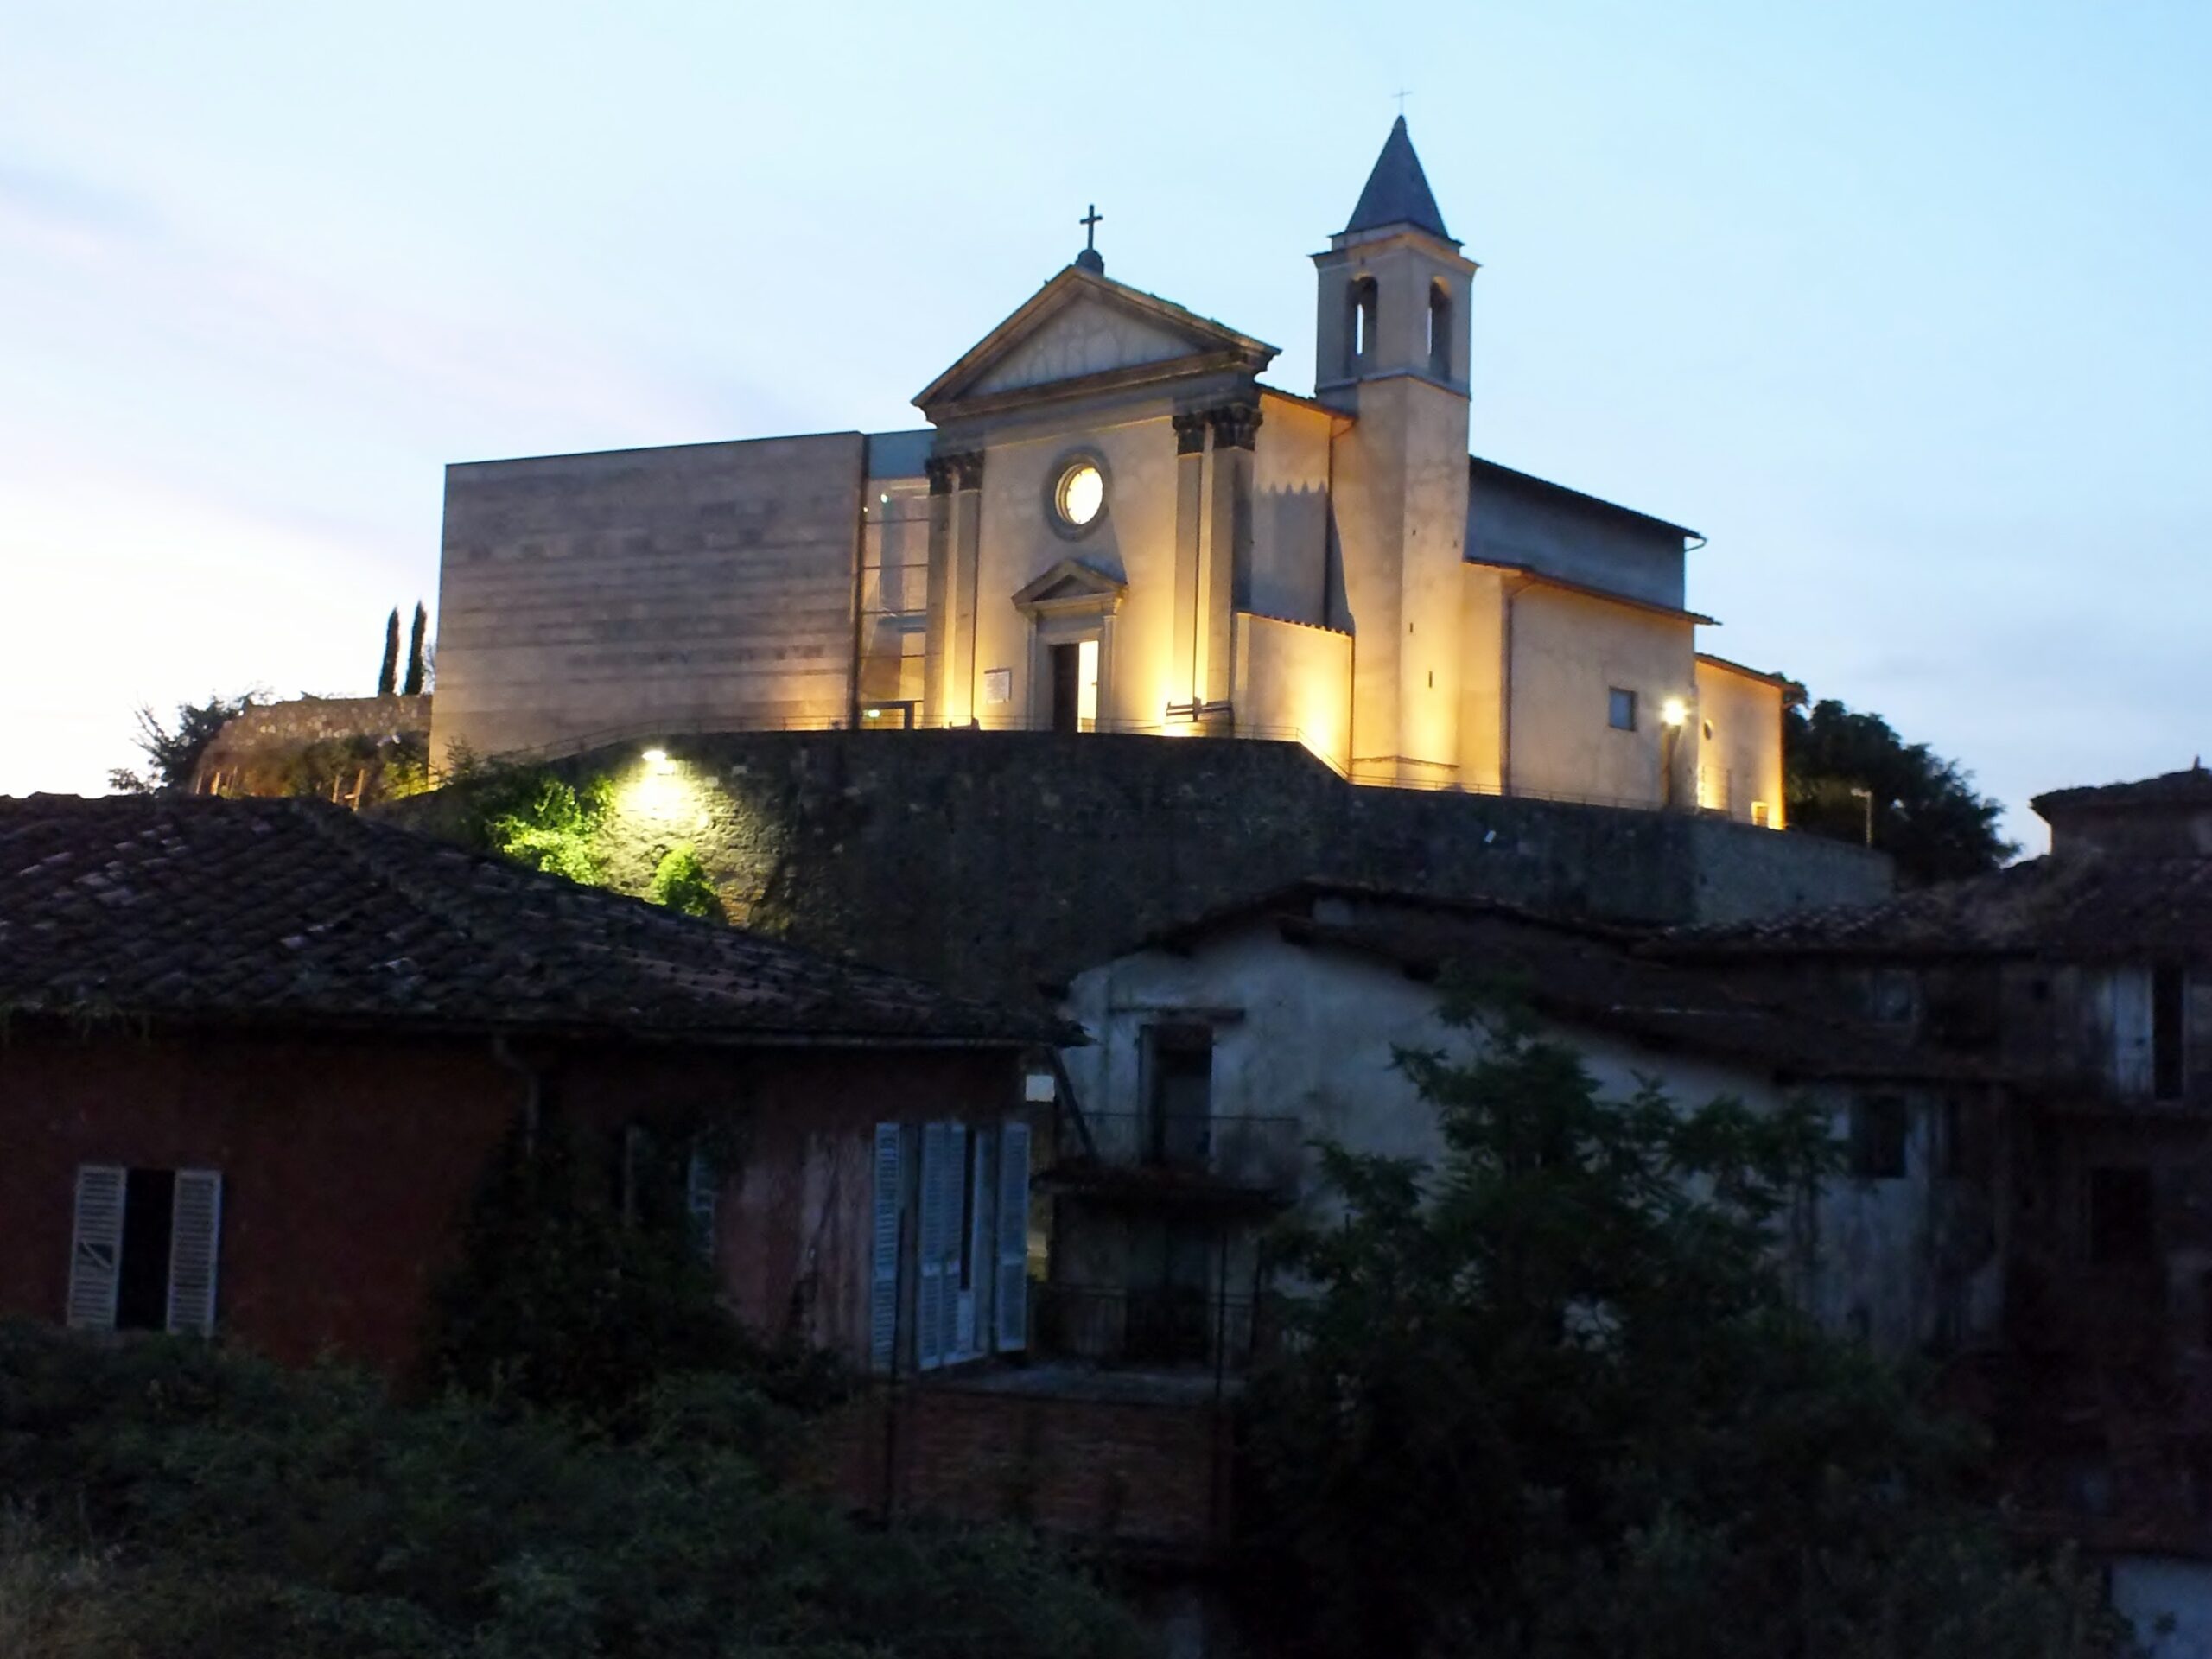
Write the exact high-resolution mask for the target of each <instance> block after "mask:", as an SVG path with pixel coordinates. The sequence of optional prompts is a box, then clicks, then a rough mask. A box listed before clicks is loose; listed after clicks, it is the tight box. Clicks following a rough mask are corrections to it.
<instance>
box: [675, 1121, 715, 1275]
mask: <svg viewBox="0 0 2212 1659" xmlns="http://www.w3.org/2000/svg"><path fill="white" fill-rule="evenodd" d="M721 1198H722V1173H721V1170H719V1169H717V1168H716V1167H715V1160H713V1159H711V1158H709V1157H708V1156H707V1154H705V1153H704V1152H703V1151H702V1150H701V1149H700V1148H699V1147H692V1148H691V1161H690V1162H689V1163H688V1164H686V1165H684V1166H683V1208H684V1210H685V1211H686V1212H687V1213H689V1214H690V1217H691V1237H692V1241H693V1242H694V1243H696V1244H697V1245H698V1247H699V1254H700V1255H701V1256H702V1258H704V1260H705V1261H706V1262H707V1265H708V1266H709V1267H712V1266H713V1265H714V1264H715V1246H716V1244H717V1243H720V1240H719V1239H718V1237H717V1236H716V1234H715V1223H716V1221H717V1219H718V1218H719V1214H720V1211H721Z"/></svg>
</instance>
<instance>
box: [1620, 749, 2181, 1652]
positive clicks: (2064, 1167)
mask: <svg viewBox="0 0 2212 1659" xmlns="http://www.w3.org/2000/svg"><path fill="white" fill-rule="evenodd" d="M2034 805H2035V808H2036V810H2037V812H2039V813H2040V814H2041V815H2042V816H2043V817H2044V819H2045V820H2046V821H2047V822H2048V823H2050V832H2051V848H2050V854H2049V855H2047V856H2045V857H2043V858H2039V859H2034V860H2031V861H2026V862H2024V863H2020V864H2016V865H2013V866H2012V867H2011V868H2006V869H2004V870H2000V871H1998V872H1996V873H1995V874H1990V875H1986V876H1981V877H1978V878H1975V879H1973V880H1965V881H1959V882H1954V883H1950V884H1948V885H1946V886H1942V887H1934V888H1929V889H1926V890H1923V891H1921V892H1918V893H1910V894H1908V895H1904V896H1902V897H1899V898H1897V899H1893V900H1891V901H1890V902H1889V903H1887V904H1885V905H1881V906H1873V907H1871V908H1859V909H1844V910H1831V911H1825V912H1813V913H1809V914H1805V915H1801V916H1796V917H1782V918H1773V919H1770V920H1767V921H1764V922H1758V923H1751V924H1745V925H1739V926H1732V927H1726V928H1719V929H1693V930H1688V931H1686V932H1683V933H1678V934H1675V935H1672V936H1669V937H1668V938H1665V939H1664V940H1663V941H1662V942H1661V943H1660V944H1657V945H1656V946H1655V947H1653V948H1654V949H1655V950H1657V951H1658V952H1659V953H1660V954H1661V955H1662V957H1664V959H1666V960H1668V961H1669V962H1670V963H1675V964H1676V965H1680V966H1685V967H1694V968H1697V969H1700V970H1703V971H1705V972H1707V973H1710V974H1713V975H1717V976H1720V977H1722V978H1724V979H1726V980H1730V981H1732V982H1733V983H1734V984H1736V985H1737V986H1738V988H1753V987H1756V988H1758V990H1759V992H1760V993H1761V994H1763V995H1791V996H1796V997H1798V998H1801V999H1811V1000H1814V1001H1823V1002H1826V1003H1827V1004H1828V1005H1830V1006H1832V1007H1838V1008H1849V1009H1852V1010H1854V1011H1855V1012H1856V1013H1857V1014H1858V1015H1859V1018H1861V1019H1862V1020H1865V1021H1866V1022H1868V1023H1869V1024H1871V1025H1872V1027H1876V1028H1879V1029H1885V1030H1886V1031H1887V1032H1889V1033H1892V1034H1893V1040H1896V1041H1897V1042H1900V1043H1903V1044H1905V1045H1908V1046H1911V1047H1913V1048H1915V1049H1918V1050H1921V1051H1923V1052H1931V1053H1933V1052H1942V1053H1944V1054H1947V1055H1949V1056H1952V1057H1954V1058H1956V1059H1958V1060H1960V1061H1962V1062H1970V1063H1972V1064H1973V1065H1975V1066H1977V1067H1979V1068H1980V1070H1981V1071H1982V1073H1983V1076H1982V1077H1980V1079H1977V1080H1972V1081H1969V1080H1967V1079H1961V1081H1960V1082H1959V1083H1958V1084H1955V1086H1953V1087H1952V1088H1950V1089H1948V1090H1946V1091H1945V1092H1944V1093H1943V1094H1942V1096H1940V1097H1938V1098H1935V1099H1923V1100H1920V1101H1914V1100H1912V1099H1910V1098H1907V1097H1904V1096H1890V1097H1888V1100H1887V1103H1886V1104H1885V1106H1884V1107H1883V1111H1884V1112H1885V1114H1886V1115H1887V1120H1888V1123H1889V1125H1890V1127H1889V1128H1888V1129H1887V1130H1886V1131H1885V1132H1886V1133H1887V1134H1888V1135H1890V1136H1891V1139H1892V1140H1893V1141H1896V1142H1897V1145H1898V1146H1899V1147H1900V1148H1901V1150H1902V1152H1903V1156H1902V1158H1901V1159H1900V1160H1897V1163H1896V1164H1895V1167H1896V1168H1897V1169H1898V1170H1899V1171H1900V1172H1901V1173H1903V1174H1904V1176H1905V1177H1907V1178H1910V1177H1913V1176H1916V1175H1922V1174H1923V1173H1924V1175H1925V1176H1926V1177H1927V1178H1929V1180H1930V1182H1931V1192H1932V1194H1933V1196H1934V1198H1935V1202H1934V1204H1933V1205H1932V1206H1931V1207H1930V1208H1929V1210H1928V1211H1926V1212H1925V1213H1924V1218H1923V1221H1922V1222H1921V1223H1919V1224H1916V1225H1915V1226H1913V1227H1911V1228H1909V1229H1907V1230H1904V1231H1902V1232H1899V1233H1896V1234H1893V1235H1892V1236H1890V1237H1889V1238H1888V1239H1887V1240H1886V1241H1885V1245H1884V1248H1885V1250H1886V1251H1887V1252H1888V1253H1889V1254H1890V1255H1891V1256H1892V1257H1893V1258H1894V1259H1896V1260H1897V1261H1898V1262H1900V1263H1901V1264H1902V1265H1903V1267H1904V1270H1905V1271H1907V1272H1908V1273H1910V1275H1911V1276H1912V1278H1913V1279H1914V1280H1915V1281H1917V1282H1929V1281H1942V1279H1943V1278H1944V1276H1945V1275H1946V1274H1952V1273H1955V1272H1956V1271H1957V1270H1958V1269H1959V1268H1960V1267H1961V1266H1962V1265H1963V1264H1964V1263H1965V1262H1967V1261H1968V1260H1979V1261H1986V1262H1987V1264H1988V1270H1990V1271H1993V1273H1994V1274H1995V1275H1996V1277H1995V1281H1994V1283H1993V1285H1991V1286H1990V1287H1989V1288H1990V1294H1977V1295H1975V1296H1974V1297H1973V1298H1971V1299H1969V1300H1967V1302H1966V1303H1965V1304H1964V1305H1963V1311H1964V1313H1965V1314H1966V1317H1965V1319H1963V1321H1962V1322H1960V1323H1956V1324H1953V1325H1948V1327H1947V1328H1945V1329H1943V1330H1942V1332H1940V1339H1939V1340H1937V1341H1936V1342H1935V1343H1933V1344H1930V1347H1931V1350H1932V1351H1934V1352H1935V1353H1936V1354H1938V1355H1939V1356H1941V1357H1943V1358H1944V1359H1945V1361H1946V1363H1947V1365H1948V1373H1949V1375H1948V1386H1949V1387H1950V1388H1951V1389H1953V1390H1954V1391H1955V1395H1956V1396H1957V1397H1958V1398H1959V1400H1960V1401H1961V1402H1962V1403H1965V1404H1967V1405H1969V1406H1971V1407H1972V1408H1974V1409H1975V1410H1977V1411H1979V1412H1980V1413H1981V1414H1983V1415H1984V1416H1986V1419H1987V1420H1988V1421H1989V1422H1990V1423H1991V1425H1992V1427H1993V1428H1994V1429H1995V1430H1996V1432H1997V1434H1998V1437H1999V1445H2000V1447H2001V1448H2002V1449H2003V1452H2004V1454H2005V1459H2006V1460H2007V1462H2008V1464H2009V1465H2010V1467H2011V1471H2012V1484H2013V1489H2014V1491H2015V1494H2016V1496H2017V1497H2018V1501H2019V1502H2020V1503H2021V1504H2022V1505H2023V1508H2024V1513H2025V1514H2026V1515H2027V1516H2029V1517H2030V1519H2031V1522H2032V1523H2033V1524H2035V1525H2037V1526H2038V1527H2041V1528H2043V1529H2047V1530H2049V1531H2051V1532H2053V1533H2057V1534H2062V1535H2069V1536H2074V1537H2077V1538H2079V1539H2081V1540H2082V1541H2084V1543H2085V1544H2087V1545H2088V1547H2089V1548H2091V1549H2092V1550H2093V1551H2094V1553H2095V1554H2096V1555H2097V1556H2099V1557H2100V1558H2101V1559H2103V1560H2106V1561H2107V1562H2108V1563H2110V1564H2111V1566H2112V1569H2113V1585H2114V1594H2115V1598H2116V1599H2117V1600H2118V1601H2119V1602H2120V1605H2122V1607H2123V1609H2124V1610H2131V1611H2145V1610H2147V1611H2154V1612H2155V1611H2168V1612H2172V1613H2174V1614H2175V1615H2176V1616H2177V1618H2178V1619H2180V1621H2181V1624H2180V1625H2179V1626H2178V1627H2177V1628H2178V1629H2179V1630H2181V1635H2180V1636H2179V1637H2176V1638H2175V1642H2176V1643H2178V1644H2177V1645H2169V1646H2167V1647H2164V1648H2162V1649H2159V1650H2160V1651H2161V1652H2171V1653H2174V1654H2182V1653H2194V1652H2197V1651H2201V1650H2202V1649H2201V1647H2199V1646H2195V1645H2190V1643H2203V1642H2206V1641H2212V1392H2208V1386H2207V1385H2208V1383H2212V1228H2208V1225H2207V1222H2206V1217H2207V1215H2208V1214H2212V773H2208V772H2205V771H2204V770H2203V769H2202V767H2201V766H2192V767H2191V768H2190V769H2189V770H2187V771H2184V772H2172V773H2169V774H2167V775H2165V776H2163V777H2158V778H2152V779H2144V780H2141V781H2139V782H2134V783H2126V784H2116V785H2108V786H2105V787H2101V788H2082V789H2067V790H2060V791H2056V792H2054V793H2051V794H2047V795H2044V796H2042V797H2040V798H2037V800H2036V802H2035V803H2034ZM1898 1125H1902V1126H1903V1129H1904V1133H1903V1135H1902V1137H1901V1138H1900V1137H1898V1136H1897V1126H1898ZM1922 1160H1928V1161H1927V1164H1926V1166H1925V1169H1924V1171H1923V1165H1922ZM1980 1271H1981V1270H1980V1269H1977V1272H1980ZM1869 1317H1871V1318H1873V1319H1879V1318H1880V1314H1879V1313H1878V1309H1877V1308H1875V1307H1873V1306H1872V1305H1870V1308H1869ZM2153 1602H2156V1603H2157V1604H2158V1605H2155V1606H2154V1605H2152V1604H2153Z"/></svg>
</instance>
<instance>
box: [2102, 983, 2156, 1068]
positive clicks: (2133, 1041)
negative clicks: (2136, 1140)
mask: <svg viewBox="0 0 2212 1659" xmlns="http://www.w3.org/2000/svg"><path fill="white" fill-rule="evenodd" d="M2107 984H2108V985H2109V986H2110V990H2109V991H2108V993H2107V995H2108V996H2109V998H2110V1007H2111V1010H2112V1081H2113V1088H2114V1090H2117V1091H2118V1092H2119V1093H2120V1096H2122V1097H2124V1098H2126V1099H2129V1100H2139V1099H2145V1098H2147V1097H2148V1096H2149V1095H2150V1093H2151V1084H2152V1064H2151V1060H2152V1051H2151V970H2150V969H2148V968H2115V969H2113V971H2112V976H2111V977H2110V979H2109V980H2108V981H2107Z"/></svg>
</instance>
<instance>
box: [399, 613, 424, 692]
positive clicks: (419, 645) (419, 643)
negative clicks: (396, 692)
mask: <svg viewBox="0 0 2212 1659" xmlns="http://www.w3.org/2000/svg"><path fill="white" fill-rule="evenodd" d="M398 614H399V613H398V612H397V611H394V612H393V613H392V615H393V616H394V617H395V618H397V616H398ZM429 628H430V613H429V612H428V611H426V610H424V609H423V601H421V600H419V599H418V600H416V601H415V631H414V632H412V633H411V634H410V635H409V636H408V640H407V677H406V679H404V681H402V682H401V683H400V687H399V689H400V690H401V691H402V692H403V693H404V694H405V695H406V696H410V697H411V696H415V695H416V693H418V692H419V691H421V690H422V689H423V635H425V634H426V633H428V632H429Z"/></svg>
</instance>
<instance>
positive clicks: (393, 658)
mask: <svg viewBox="0 0 2212 1659" xmlns="http://www.w3.org/2000/svg"><path fill="white" fill-rule="evenodd" d="M398 686H399V607H398V606H397V605H395V606H393V607H391V616H390V617H388V618H386V619H385V625H384V666H383V667H382V668H380V669H378V671H377V696H380V697H388V696H391V694H392V693H393V692H394V691H395V690H397V689H398Z"/></svg>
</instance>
